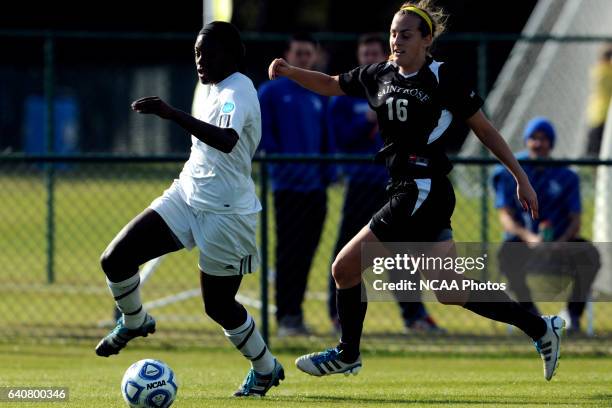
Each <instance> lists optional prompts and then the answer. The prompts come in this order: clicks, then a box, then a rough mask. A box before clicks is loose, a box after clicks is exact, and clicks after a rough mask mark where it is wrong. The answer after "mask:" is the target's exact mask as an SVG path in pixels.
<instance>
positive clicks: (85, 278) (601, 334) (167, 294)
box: [0, 32, 612, 352]
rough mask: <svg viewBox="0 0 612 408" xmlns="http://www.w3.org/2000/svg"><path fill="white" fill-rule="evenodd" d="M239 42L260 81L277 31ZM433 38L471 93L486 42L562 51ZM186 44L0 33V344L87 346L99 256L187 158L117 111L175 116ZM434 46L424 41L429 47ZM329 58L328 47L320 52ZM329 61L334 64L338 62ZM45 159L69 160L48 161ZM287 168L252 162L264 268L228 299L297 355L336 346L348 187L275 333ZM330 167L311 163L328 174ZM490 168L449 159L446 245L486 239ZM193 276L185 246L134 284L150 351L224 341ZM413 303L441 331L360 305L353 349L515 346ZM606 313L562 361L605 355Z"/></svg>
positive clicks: (497, 236) (391, 307)
mask: <svg viewBox="0 0 612 408" xmlns="http://www.w3.org/2000/svg"><path fill="white" fill-rule="evenodd" d="M245 38H246V40H247V48H248V49H249V50H251V51H250V52H249V57H250V60H249V67H250V71H252V72H254V73H255V74H254V75H252V76H253V79H254V82H255V83H256V84H258V83H260V82H261V81H262V80H263V79H264V78H263V76H264V74H265V69H263V68H262V67H264V65H265V64H267V62H268V61H270V59H271V58H273V57H275V56H277V54H278V53H277V51H279V50H281V48H282V42H283V41H284V40H286V38H287V37H286V36H273V35H272V36H267V37H266V36H256V35H248V33H247V35H245ZM356 38H357V36H356V35H344V36H343V35H335V37H334V35H329V36H328V37H325V36H323V37H320V38H319V39H320V40H322V45H323V47H324V48H326V49H329V50H334V49H337V48H347V47H346V45H347V44H350V45H351V47H352V46H353V44H354V41H355V39H356ZM447 40H448V41H452V42H448V43H446V44H447V45H446V47H447V48H446V49H453V50H455V52H459V53H461V54H462V55H465V58H466V59H467V60H470V61H471V63H473V64H474V65H475V66H478V67H479V69H478V70H477V71H476V72H478V78H477V79H478V84H479V91H480V92H481V93H482V94H483V95H486V93H487V92H486V91H487V89H488V88H489V86H490V82H491V81H490V80H491V78H492V75H491V73H489V70H490V67H491V66H498V65H500V62H499V61H497V60H496V59H495V58H496V56H497V49H498V46H499V45H500V44H502V43H503V44H506V45H507V44H508V43H511V42H513V41H516V40H519V41H525V42H532V41H535V42H545V41H557V42H560V43H563V41H564V40H563V38H562V37H556V38H552V37H546V36H540V37H538V38H524V37H520V36H497V37H496V36H486V35H464V36H458V37H456V38H452V37H449V38H448V39H447ZM605 40H606V39H605V38H595V37H592V38H586V39H585V38H580V39H578V40H577V39H576V38H574V39H573V41H574V42H573V45H574V46H580V45H581V44H586V43H588V44H589V46H590V47H595V46H600V45H601V44H602V43H603V42H604V41H605ZM192 42H193V38H192V36H185V35H158V36H151V35H148V34H147V35H143V34H130V33H124V34H120V35H115V36H110V35H107V34H105V35H99V34H96V33H32V32H27V33H24V32H10V33H7V32H0V44H1V45H2V47H3V49H5V50H7V51H6V52H5V53H4V54H3V55H5V57H4V58H6V56H8V55H10V56H11V59H10V61H9V60H6V59H0V89H2V92H0V152H2V153H3V154H2V155H0V341H4V340H8V341H12V340H19V341H28V340H31V341H36V342H40V341H49V340H57V339H60V340H62V341H64V340H79V339H83V340H84V341H88V342H92V344H93V342H95V341H97V340H98V339H99V337H101V336H103V335H104V334H105V333H106V332H107V330H108V328H109V327H111V326H112V325H113V318H114V316H113V306H114V305H113V302H112V298H111V296H110V294H109V293H108V289H107V288H106V285H105V281H104V275H103V273H102V270H101V268H100V266H99V262H98V259H99V256H100V254H101V253H102V251H103V250H104V248H105V247H106V245H107V244H108V243H109V242H110V240H111V239H112V238H113V237H114V236H115V234H116V233H117V232H118V231H119V230H120V229H121V227H123V226H124V225H125V224H126V223H127V222H128V221H129V220H130V219H131V218H132V217H134V216H135V215H136V214H138V213H139V212H140V211H141V210H142V209H144V208H145V207H146V206H147V205H149V203H150V202H151V201H152V200H153V199H154V198H156V197H157V196H159V195H160V194H161V193H162V192H163V191H164V189H165V188H167V187H168V186H169V185H170V183H171V181H172V180H173V179H174V178H175V177H177V175H178V173H179V172H180V169H181V167H182V163H183V161H184V160H185V157H184V156H183V155H184V153H185V152H186V151H187V150H188V149H189V138H188V137H187V136H186V135H185V133H184V132H183V131H182V130H181V129H180V128H178V127H177V126H173V125H171V124H168V123H165V122H164V121H159V120H151V119H150V118H144V117H142V116H139V115H135V114H132V113H130V111H129V103H130V102H131V101H132V100H134V99H136V98H138V97H141V96H145V95H153V94H157V95H159V96H161V97H163V98H165V99H166V100H168V101H169V102H170V103H172V104H173V105H175V106H177V107H179V108H181V109H184V110H186V111H189V110H190V105H191V100H192V97H193V89H194V86H195V83H196V77H195V73H194V71H193V62H192V58H191V54H192ZM444 44H445V43H444V42H443V41H442V42H441V43H440V47H439V51H440V52H441V53H444V51H445V45H444ZM451 45H452V46H451ZM160 49H163V52H161V51H160ZM75 50H78V51H79V52H78V53H76V52H75ZM457 50H459V51H457ZM11 51H14V52H11ZM279 52H280V51H279ZM344 55H346V53H345V54H344ZM255 56H256V57H255ZM329 56H330V57H332V58H333V57H334V56H335V53H334V52H332V51H330V52H329ZM0 58H2V57H0ZM332 62H333V61H332ZM334 63H335V64H336V66H342V67H346V68H348V67H349V66H348V64H347V63H346V62H345V63H343V64H340V63H339V62H338V61H336V62H334ZM555 69H561V68H560V67H555ZM51 113H53V114H51ZM458 139H461V135H460V133H459V134H458ZM92 153H103V154H104V156H91V154H92ZM45 154H51V156H49V157H54V156H53V155H58V154H61V155H65V156H66V155H67V156H69V157H64V159H61V158H59V159H58V158H57V157H56V158H55V159H53V158H51V159H49V158H48V157H47V158H45ZM121 155H124V156H121ZM125 155H129V157H127V156H125ZM133 155H138V157H136V158H135V157H134V156H133ZM151 155H155V156H154V157H153V156H151ZM173 155H174V156H173ZM295 159H296V158H295V157H294V158H283V157H276V158H271V157H260V158H258V159H257V160H256V163H255V165H254V174H253V176H254V178H255V181H256V185H257V186H258V194H259V195H260V197H267V199H265V200H262V201H264V203H265V212H264V213H262V218H261V221H262V222H261V223H260V231H259V235H258V236H259V237H260V242H259V246H260V248H261V250H262V251H264V253H262V255H264V254H265V256H263V257H262V258H263V260H264V269H262V270H260V271H259V273H258V274H256V275H254V276H249V277H247V278H245V279H244V281H243V285H242V288H241V290H240V298H239V300H240V301H241V302H242V303H243V304H245V305H246V306H247V308H249V310H250V312H251V313H252V314H253V315H254V316H258V321H259V322H260V324H261V325H262V326H263V329H264V331H268V332H269V338H270V341H271V343H272V344H273V345H274V346H284V347H302V346H304V347H305V346H308V347H311V345H312V343H313V342H314V343H317V342H321V343H325V344H327V343H329V342H330V341H333V339H334V338H335V337H336V333H335V332H334V331H333V325H332V322H331V321H330V316H329V312H328V300H329V274H330V266H331V262H332V260H333V255H334V252H335V248H336V244H337V240H338V234H339V230H340V226H341V221H342V214H343V205H344V200H345V197H346V196H347V193H348V192H347V188H346V185H345V183H344V180H343V179H342V177H340V178H339V179H338V180H337V181H336V182H334V183H333V184H331V185H330V186H329V188H328V189H327V191H326V194H325V196H326V211H325V216H324V219H323V221H322V228H321V234H320V238H319V239H318V240H317V245H316V250H315V252H314V255H313V257H312V262H311V266H310V271H309V274H308V289H307V291H306V294H305V300H304V304H303V310H304V320H305V323H306V324H307V326H308V328H309V329H310V331H311V335H309V336H300V337H288V338H279V337H277V325H276V319H275V318H274V312H275V306H276V305H275V294H274V286H275V278H276V271H275V265H276V253H275V248H276V244H277V238H276V224H275V223H276V211H277V209H276V208H275V207H274V202H275V200H274V197H273V192H272V190H271V186H270V185H269V182H268V181H269V180H268V177H269V174H268V172H267V167H265V166H270V165H272V162H273V161H274V163H277V162H278V161H282V160H285V161H291V160H295ZM336 159H337V158H327V159H325V160H326V163H327V164H338V162H337V161H334V160H336ZM318 160H323V159H321V158H310V159H309V160H306V161H305V162H304V166H306V168H307V167H308V166H317V165H319V164H320V163H318V162H317V161H318ZM344 160H349V159H348V158H345V159H344ZM352 160H358V161H361V162H363V161H365V160H366V159H365V158H363V157H361V158H353V159H352ZM575 164H582V165H580V166H578V167H577V170H578V172H579V175H580V178H581V185H582V202H583V209H584V212H583V222H582V224H583V230H582V235H583V236H585V237H586V238H591V237H592V231H591V228H590V226H591V225H592V220H593V211H594V210H593V203H594V197H595V191H594V178H595V175H594V170H593V169H594V167H593V165H594V164H597V162H596V161H593V162H589V163H580V161H576V162H575ZM606 164H607V165H610V163H606ZM264 167H265V168H264ZM490 170H491V163H490V161H487V159H483V160H470V159H461V160H458V162H457V163H456V167H455V171H454V172H453V173H452V175H451V178H452V180H453V184H454V185H455V189H456V194H457V205H456V209H455V213H454V216H453V227H454V235H455V239H456V240H457V241H458V242H486V241H492V242H495V241H500V240H501V237H502V235H501V232H502V231H501V227H500V225H499V221H498V217H497V213H496V210H495V209H494V208H493V205H492V191H491V188H490V183H489V180H488V178H489V175H490ZM379 188H380V186H379ZM356 200H357V201H359V202H360V205H363V206H364V207H366V206H367V202H368V201H369V200H380V195H379V194H373V193H372V192H371V191H368V192H366V193H365V194H364V195H362V196H357V198H356ZM307 216H308V215H307ZM262 225H265V226H267V227H266V228H265V229H262V227H261V226H262ZM296 234H299V231H296ZM264 272H265V273H264ZM198 273H199V272H198V269H197V254H196V252H195V251H192V252H186V251H180V252H178V253H175V254H171V255H168V256H167V257H165V258H164V259H163V260H162V261H161V262H160V263H159V266H158V268H157V269H156V270H155V271H154V272H153V274H152V275H151V276H150V278H149V279H148V280H147V281H146V282H145V283H144V285H143V298H144V302H145V305H146V306H147V307H148V308H149V309H150V310H151V311H152V314H154V316H155V317H156V319H157V320H158V321H159V322H160V330H159V331H158V333H156V335H155V336H153V341H154V342H160V343H163V344H164V345H166V346H173V345H176V344H182V345H199V344H217V343H219V344H225V343H224V342H225V340H224V339H223V336H221V335H220V331H219V328H218V327H217V326H216V325H215V323H214V322H212V321H211V320H210V319H208V318H207V317H206V316H205V314H204V311H203V305H202V300H201V298H200V295H199V288H198ZM262 288H264V290H265V293H263V292H262ZM563 306H564V305H563V303H548V304H544V305H541V309H542V311H543V312H546V313H556V312H558V311H559V310H560V309H561V308H563ZM425 307H426V308H427V309H428V311H429V313H430V314H431V316H432V317H433V318H434V319H435V320H436V321H437V322H438V324H439V325H440V327H442V328H443V329H444V330H445V332H443V333H437V334H435V335H432V334H431V333H420V332H418V331H409V332H407V331H406V330H405V324H404V319H403V317H402V309H401V308H400V306H399V305H398V304H397V303H393V302H386V303H373V304H371V305H370V306H369V309H368V316H367V318H366V322H365V330H364V332H365V339H364V346H365V347H366V348H368V347H369V348H372V349H375V350H379V349H384V350H393V349H408V350H418V349H419V347H421V348H428V347H434V348H436V349H437V350H438V349H441V348H440V346H441V345H444V344H452V347H453V350H458V349H460V348H461V347H465V348H466V349H469V350H482V348H483V344H492V342H491V341H490V340H491V339H494V342H493V344H497V345H499V344H504V345H506V346H508V347H514V346H516V347H518V348H520V349H523V348H525V349H526V348H527V347H529V345H528V342H526V341H525V340H526V338H525V337H524V336H522V335H519V334H517V333H516V331H514V332H512V333H510V331H509V329H508V327H506V326H505V325H501V324H497V323H491V322H490V321H488V320H486V319H482V318H480V317H477V316H475V315H473V314H472V313H470V312H467V311H465V310H463V309H462V308H458V307H452V306H443V305H439V304H437V303H427V304H426V305H425ZM609 309H612V307H611V306H610V305H609V303H605V302H595V303H593V304H592V305H591V307H590V308H589V310H588V311H587V314H586V316H585V317H584V325H585V327H588V324H589V322H590V324H592V327H593V332H594V333H595V335H596V336H595V337H580V338H579V339H578V340H574V341H575V342H576V343H575V344H576V345H577V346H576V347H575V349H576V350H577V351H585V350H586V351H588V350H596V351H598V352H610V349H611V347H610V345H611V344H612V342H610V338H611V337H612V320H610V318H609V316H610V312H612V310H609Z"/></svg>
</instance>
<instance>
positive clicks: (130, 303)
mask: <svg viewBox="0 0 612 408" xmlns="http://www.w3.org/2000/svg"><path fill="white" fill-rule="evenodd" d="M106 284H107V285H108V288H109V289H110V291H111V293H112V294H113V297H114V298H115V303H116V304H117V307H118V308H119V311H121V313H123V323H124V324H125V327H127V328H128V329H136V328H138V327H140V326H141V325H142V323H144V320H145V316H146V314H147V313H146V312H145V310H144V309H143V308H142V302H141V300H140V274H138V273H137V274H136V275H134V276H132V277H131V278H128V279H126V280H124V281H121V282H111V281H109V280H108V278H106Z"/></svg>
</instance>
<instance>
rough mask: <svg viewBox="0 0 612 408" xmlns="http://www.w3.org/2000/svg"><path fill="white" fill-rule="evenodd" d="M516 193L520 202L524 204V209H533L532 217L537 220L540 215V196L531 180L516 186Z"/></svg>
mask: <svg viewBox="0 0 612 408" xmlns="http://www.w3.org/2000/svg"><path fill="white" fill-rule="evenodd" d="M516 195H517V196H518V199H519V202H520V203H521V205H522V206H523V210H525V211H529V210H531V218H533V219H534V220H537V219H538V216H539V213H538V196H537V194H536V192H535V190H534V189H533V187H531V184H530V183H529V182H527V183H518V185H517V187H516Z"/></svg>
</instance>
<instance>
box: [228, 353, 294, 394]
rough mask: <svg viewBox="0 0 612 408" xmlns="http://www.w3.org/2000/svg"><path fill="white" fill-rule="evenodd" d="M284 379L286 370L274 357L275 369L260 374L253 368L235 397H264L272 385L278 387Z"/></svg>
mask: <svg viewBox="0 0 612 408" xmlns="http://www.w3.org/2000/svg"><path fill="white" fill-rule="evenodd" d="M284 379H285V370H284V369H283V366H282V365H280V363H279V362H278V361H277V360H276V359H274V369H273V370H272V372H271V373H270V374H267V375H263V374H259V373H258V372H257V371H255V370H254V369H252V368H251V369H250V370H249V373H248V374H247V376H246V378H245V379H244V382H243V383H242V385H241V386H240V388H239V389H238V391H236V392H235V393H234V397H263V396H265V395H266V392H268V390H269V389H270V388H272V386H275V387H277V386H278V385H279V384H280V382H281V381H282V380H284Z"/></svg>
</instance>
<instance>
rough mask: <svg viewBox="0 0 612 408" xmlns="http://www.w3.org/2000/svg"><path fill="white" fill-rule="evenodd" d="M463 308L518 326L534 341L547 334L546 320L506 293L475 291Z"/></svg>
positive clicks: (471, 293)
mask: <svg viewBox="0 0 612 408" xmlns="http://www.w3.org/2000/svg"><path fill="white" fill-rule="evenodd" d="M463 307H464V308H466V309H468V310H471V311H472V312H474V313H476V314H479V315H481V316H484V317H487V318H489V319H492V320H496V321H498V322H503V323H508V324H511V325H513V326H516V327H518V328H519V329H521V330H522V331H524V332H525V333H526V334H527V335H528V336H529V337H531V338H532V339H533V340H534V341H535V340H538V339H540V338H541V337H542V336H543V335H544V334H545V333H546V322H545V321H544V319H542V318H541V317H540V316H536V315H534V314H532V313H530V312H529V311H528V310H527V309H525V308H524V307H522V306H521V305H520V304H518V303H517V302H515V301H514V300H512V299H511V298H510V297H509V296H508V295H507V294H506V292H502V291H497V290H487V291H477V290H473V291H471V292H470V298H469V300H468V301H467V302H466V303H465V305H463Z"/></svg>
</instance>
